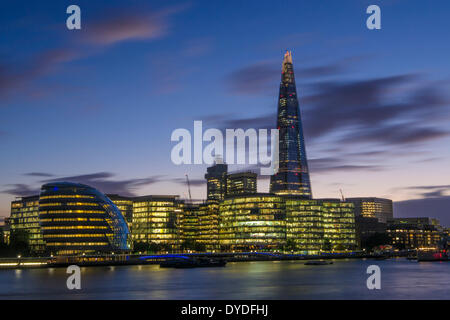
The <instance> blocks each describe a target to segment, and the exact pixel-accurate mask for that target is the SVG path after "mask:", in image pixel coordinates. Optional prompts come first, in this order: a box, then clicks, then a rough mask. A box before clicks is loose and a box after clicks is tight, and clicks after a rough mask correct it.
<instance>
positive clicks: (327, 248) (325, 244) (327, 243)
mask: <svg viewBox="0 0 450 320" xmlns="http://www.w3.org/2000/svg"><path fill="white" fill-rule="evenodd" d="M332 248H333V246H332V245H331V241H330V240H329V239H325V241H324V242H323V245H322V250H323V251H326V252H330V251H331V249H332Z"/></svg>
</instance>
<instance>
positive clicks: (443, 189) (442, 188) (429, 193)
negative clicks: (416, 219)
mask: <svg viewBox="0 0 450 320" xmlns="http://www.w3.org/2000/svg"><path fill="white" fill-rule="evenodd" d="M399 189H401V190H411V191H415V192H416V193H415V194H416V195H419V196H421V197H422V198H441V197H447V195H446V193H450V185H437V186H412V187H406V188H399ZM397 190H398V189H397Z"/></svg>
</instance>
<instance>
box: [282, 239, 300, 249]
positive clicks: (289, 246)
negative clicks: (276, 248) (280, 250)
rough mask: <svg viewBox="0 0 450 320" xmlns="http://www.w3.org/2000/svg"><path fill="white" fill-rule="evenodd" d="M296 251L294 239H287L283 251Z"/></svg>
mask: <svg viewBox="0 0 450 320" xmlns="http://www.w3.org/2000/svg"><path fill="white" fill-rule="evenodd" d="M296 249H297V244H296V243H295V241H294V239H287V240H286V244H285V245H284V250H286V251H295V250H296Z"/></svg>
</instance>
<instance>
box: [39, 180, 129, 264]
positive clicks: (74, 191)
mask: <svg viewBox="0 0 450 320" xmlns="http://www.w3.org/2000/svg"><path fill="white" fill-rule="evenodd" d="M39 221H40V224H41V230H42V234H43V238H44V241H45V243H46V248H47V251H48V253H52V254H55V255H77V254H95V253H111V252H123V251H127V250H129V249H130V247H131V241H130V240H131V239H129V229H128V226H127V223H126V221H125V219H124V217H123V215H122V213H121V212H120V210H119V209H118V208H117V206H116V205H115V204H114V203H112V201H111V200H110V199H109V198H108V197H106V196H105V195H104V194H102V193H101V192H99V191H97V190H96V189H94V188H92V187H89V186H87V185H83V184H77V183H69V182H55V183H49V184H45V185H43V186H42V188H41V194H40V197H39Z"/></svg>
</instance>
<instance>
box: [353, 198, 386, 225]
mask: <svg viewBox="0 0 450 320" xmlns="http://www.w3.org/2000/svg"><path fill="white" fill-rule="evenodd" d="M346 201H349V202H352V203H353V204H354V205H355V215H356V216H362V217H366V218H377V219H378V221H379V222H382V223H386V222H387V220H388V219H392V218H393V216H394V215H393V209H392V200H390V199H383V198H374V197H365V198H347V199H346Z"/></svg>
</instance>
